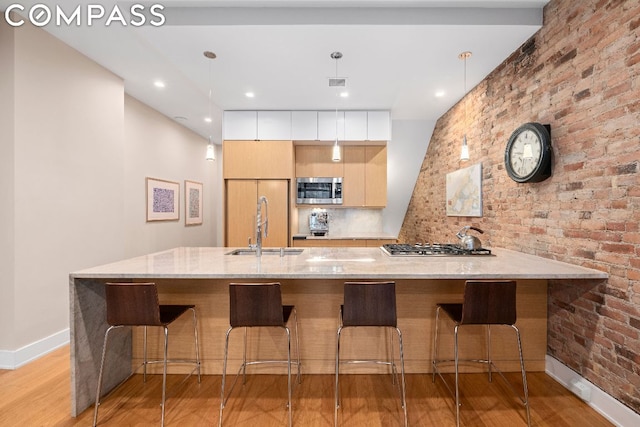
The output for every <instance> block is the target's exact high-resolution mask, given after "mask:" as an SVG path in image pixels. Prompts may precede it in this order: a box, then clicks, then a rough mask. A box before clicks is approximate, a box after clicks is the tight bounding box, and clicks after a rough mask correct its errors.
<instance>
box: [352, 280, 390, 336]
mask: <svg viewBox="0 0 640 427" xmlns="http://www.w3.org/2000/svg"><path fill="white" fill-rule="evenodd" d="M342 325H343V326H392V327H394V328H395V327H396V325H397V316H396V284H395V282H345V284H344V306H343V312H342Z"/></svg>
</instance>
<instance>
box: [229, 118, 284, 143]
mask: <svg viewBox="0 0 640 427" xmlns="http://www.w3.org/2000/svg"><path fill="white" fill-rule="evenodd" d="M223 127H224V139H225V140H244V141H251V140H261V141H276V140H280V141H282V140H291V139H292V138H291V111H225V112H224V123H223Z"/></svg>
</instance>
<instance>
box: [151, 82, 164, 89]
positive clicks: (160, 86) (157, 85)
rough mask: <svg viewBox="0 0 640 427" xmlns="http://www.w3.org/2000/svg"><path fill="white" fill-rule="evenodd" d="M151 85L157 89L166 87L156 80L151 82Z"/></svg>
mask: <svg viewBox="0 0 640 427" xmlns="http://www.w3.org/2000/svg"><path fill="white" fill-rule="evenodd" d="M153 85H154V86H155V87H157V88H159V89H163V88H164V87H165V86H166V85H165V84H164V82H163V81H161V80H156V81H155V82H153Z"/></svg>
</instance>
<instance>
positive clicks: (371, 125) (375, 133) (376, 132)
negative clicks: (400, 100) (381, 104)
mask: <svg viewBox="0 0 640 427" xmlns="http://www.w3.org/2000/svg"><path fill="white" fill-rule="evenodd" d="M366 139H368V140H369V141H389V140H390V139H391V115H390V114H389V112H388V111H369V112H368V114H367V138H366Z"/></svg>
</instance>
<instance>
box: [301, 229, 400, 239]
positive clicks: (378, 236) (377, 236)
mask: <svg viewBox="0 0 640 427" xmlns="http://www.w3.org/2000/svg"><path fill="white" fill-rule="evenodd" d="M297 237H302V238H305V239H306V240H380V239H383V240H395V239H397V238H398V237H397V236H393V235H391V234H384V233H349V234H337V233H331V231H329V234H327V235H325V236H312V235H310V234H296V235H294V236H293V238H294V239H296V238H297Z"/></svg>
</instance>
